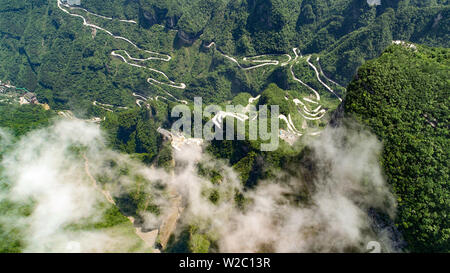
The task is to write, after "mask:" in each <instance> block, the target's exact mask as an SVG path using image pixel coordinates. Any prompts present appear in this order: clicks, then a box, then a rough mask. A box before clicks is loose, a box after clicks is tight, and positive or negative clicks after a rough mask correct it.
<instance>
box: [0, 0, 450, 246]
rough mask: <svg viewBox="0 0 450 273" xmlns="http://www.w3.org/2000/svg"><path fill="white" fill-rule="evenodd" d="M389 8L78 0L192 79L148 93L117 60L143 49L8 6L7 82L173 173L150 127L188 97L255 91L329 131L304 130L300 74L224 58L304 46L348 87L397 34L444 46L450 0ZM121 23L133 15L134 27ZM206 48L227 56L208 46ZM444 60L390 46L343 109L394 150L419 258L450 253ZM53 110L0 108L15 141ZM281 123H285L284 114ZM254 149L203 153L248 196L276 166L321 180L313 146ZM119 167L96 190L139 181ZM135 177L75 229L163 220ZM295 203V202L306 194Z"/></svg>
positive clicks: (404, 224) (235, 99)
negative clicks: (93, 120) (232, 174)
mask: <svg viewBox="0 0 450 273" xmlns="http://www.w3.org/2000/svg"><path fill="white" fill-rule="evenodd" d="M381 2H382V4H381V5H380V6H369V5H368V4H367V3H366V1H363V0H326V1H314V0H303V1H292V0H227V1H222V0H177V1H175V0H138V1H127V0H107V1H98V0H82V6H83V7H84V8H86V9H88V10H90V11H91V12H94V13H98V14H101V15H104V16H110V17H112V18H114V19H113V20H107V19H102V18H100V17H96V16H93V15H89V14H87V13H86V12H83V11H81V10H72V11H71V12H74V13H77V14H80V15H83V16H85V17H86V18H87V19H88V20H89V21H90V22H91V23H94V24H97V25H99V26H101V27H104V28H106V29H108V30H110V31H111V32H112V33H114V34H115V35H121V36H124V37H127V38H129V39H130V40H132V41H134V42H135V43H136V44H137V45H138V46H139V47H140V48H143V49H147V50H151V51H156V52H162V53H165V54H169V55H170V56H171V57H172V60H171V61H170V62H164V61H155V60H152V61H146V62H142V63H140V64H141V65H146V66H148V67H151V68H155V69H158V70H161V71H164V73H166V74H167V76H168V77H169V78H170V79H171V80H173V81H175V82H183V83H186V89H185V90H181V89H175V88H170V87H168V86H164V85H152V84H149V83H148V82H147V81H146V80H147V78H148V77H154V78H156V79H158V80H161V81H164V79H163V78H162V76H161V75H160V74H158V73H155V72H152V71H150V70H147V69H144V68H137V67H132V66H129V65H127V64H125V63H124V62H123V61H122V60H120V59H118V58H114V57H112V56H111V52H112V51H113V50H116V51H120V52H121V53H123V51H124V50H127V51H128V52H129V53H130V54H131V55H132V56H133V57H137V58H147V57H149V56H150V54H149V53H145V52H143V51H138V50H136V49H135V48H134V47H132V46H130V44H127V43H125V42H124V41H123V40H120V39H114V38H113V37H111V36H109V35H107V34H106V33H104V32H102V31H100V30H98V31H94V30H93V29H92V28H88V27H85V26H83V25H82V21H81V19H80V18H75V17H71V16H69V15H67V14H65V13H63V12H62V11H61V10H59V9H58V7H57V6H56V0H31V1H14V0H0V15H1V16H0V60H1V62H0V80H2V81H7V80H9V81H11V82H12V83H13V84H14V85H17V86H23V87H25V88H27V89H29V90H31V91H33V92H35V93H36V94H37V97H38V99H39V101H40V102H42V103H48V104H49V105H50V107H51V108H52V109H56V110H61V109H71V110H73V111H74V112H75V113H76V115H77V116H78V117H93V116H95V117H102V118H103V117H105V120H104V121H103V122H102V124H101V126H102V128H103V129H105V131H106V132H107V135H108V141H109V144H110V145H111V146H112V147H113V148H115V149H117V150H119V151H121V152H124V153H128V154H131V156H132V157H133V158H137V159H139V160H140V161H142V162H144V163H145V164H153V165H156V166H160V167H164V168H166V169H171V168H172V167H173V158H172V150H171V146H170V145H168V143H165V142H164V141H163V138H162V136H161V134H159V133H158V132H157V131H156V130H157V128H158V127H165V128H168V127H170V124H171V122H172V121H173V120H171V119H170V118H169V114H170V113H169V110H170V109H171V108H172V106H173V105H174V104H175V103H177V102H176V100H177V99H183V100H187V101H188V106H189V107H191V108H192V100H193V99H194V97H202V98H203V102H204V103H215V104H219V105H224V104H225V103H229V102H232V103H233V104H241V105H247V103H248V99H249V98H250V97H251V96H253V97H254V96H256V95H259V94H260V95H261V97H260V99H259V100H258V101H257V102H256V103H255V105H279V106H280V111H281V113H282V114H284V115H288V114H291V115H292V120H293V123H294V124H295V126H296V128H301V127H303V126H305V127H306V128H323V127H325V126H326V125H327V123H328V121H329V119H330V118H331V117H330V115H329V114H327V115H326V116H325V118H323V119H321V120H320V121H306V120H304V119H303V118H302V117H301V116H300V115H299V114H297V113H298V107H297V106H296V105H295V104H294V103H293V101H292V99H293V98H299V97H302V96H303V97H306V96H308V95H309V94H310V93H311V92H310V91H309V90H308V89H307V88H305V87H304V86H302V85H300V84H298V83H297V82H296V81H294V80H293V79H292V77H291V75H290V69H289V66H290V65H287V66H270V65H269V66H264V67H261V68H258V69H254V70H248V71H244V70H242V69H240V68H238V66H237V65H236V64H235V63H233V62H232V61H230V60H229V59H227V58H226V57H224V56H223V54H222V53H225V54H228V55H230V56H234V57H236V59H238V60H239V61H240V62H241V64H243V66H245V65H249V63H248V62H247V63H246V62H245V61H243V59H242V57H243V56H252V55H253V56H254V55H259V54H276V53H289V54H290V55H291V56H292V57H293V51H292V48H294V47H298V48H299V49H300V51H301V52H302V53H303V54H311V55H312V57H311V59H310V62H312V63H313V64H314V65H315V66H317V67H319V66H321V67H322V68H323V70H324V72H325V74H326V75H328V76H329V77H330V78H332V79H334V80H336V81H338V82H340V83H341V84H342V85H346V84H347V83H348V82H350V81H351V80H352V78H353V77H354V74H355V72H356V70H357V68H358V67H360V66H361V65H363V64H364V63H365V61H366V60H368V59H372V58H375V57H378V56H379V55H380V54H381V52H383V50H384V49H385V48H386V47H389V46H390V45H391V43H392V40H409V41H413V42H420V43H423V44H426V45H429V46H441V47H448V46H449V41H450V37H449V35H450V34H449V33H450V31H449V26H450V24H449V21H448V20H449V5H448V1H445V0H433V1H431V0H430V1H419V0H400V1H391V0H382V1H381ZM117 19H128V20H136V21H137V24H129V23H124V22H119V21H118V20H117ZM212 41H214V42H215V43H216V45H217V48H218V50H216V49H215V48H214V47H211V48H207V46H206V45H208V44H210V42H212ZM448 55H449V51H448V49H442V48H436V49H433V48H428V47H425V46H424V47H422V46H419V47H418V50H417V51H415V50H413V49H407V48H405V47H404V46H391V47H389V48H388V50H387V51H385V52H384V53H383V54H382V55H381V57H380V58H378V59H376V60H374V61H369V62H368V63H367V64H365V65H363V67H362V68H361V69H360V70H359V72H358V74H357V76H356V78H354V80H353V81H351V83H350V85H349V88H348V89H349V90H348V95H347V97H346V102H345V111H346V112H347V113H348V114H349V115H352V116H354V117H355V118H356V119H357V120H358V121H360V122H362V123H363V124H365V125H367V126H368V127H369V128H371V130H373V131H374V133H375V134H376V135H377V136H378V137H379V138H380V139H381V140H383V142H384V144H385V147H384V153H383V157H382V159H381V160H382V161H381V162H382V164H383V166H384V167H385V170H386V175H387V178H388V181H389V182H390V184H391V185H392V189H393V191H394V192H395V193H396V194H397V198H398V200H397V201H398V204H399V215H398V219H397V225H398V227H399V228H400V229H401V230H403V234H404V235H405V238H406V240H407V242H408V243H409V248H410V249H411V250H413V251H448V249H449V248H450V247H449V243H448V242H449V241H450V238H449V236H450V235H449V234H450V230H449V228H448V211H449V192H448V187H447V186H446V183H447V182H448V178H449V177H448V163H447V162H448V161H449V158H448V150H449V148H450V147H449V141H448V135H449V127H448V126H449V125H448V124H449V123H448V116H449V115H448V105H449V87H448V70H449V69H448V65H449V64H448V60H449V56H448ZM317 57H320V63H319V61H318V59H317ZM273 58H280V57H279V56H278V57H273ZM293 71H294V73H295V74H296V75H297V76H298V77H301V79H302V81H304V82H305V83H307V84H308V85H309V86H311V87H313V88H314V89H316V90H318V92H319V93H320V95H321V98H322V99H321V104H322V106H323V108H324V109H327V110H328V113H332V112H333V110H334V109H336V108H337V106H338V104H339V101H338V100H337V99H336V97H334V96H333V95H332V94H331V93H330V92H328V91H327V90H326V89H325V88H324V86H323V85H322V84H320V83H319V82H318V81H317V78H316V75H315V73H314V70H312V69H311V67H310V66H309V65H308V63H307V62H306V61H305V59H303V58H302V59H299V61H298V62H297V63H293ZM327 84H329V85H330V86H332V87H333V89H335V90H336V91H337V93H338V94H339V95H340V96H342V97H344V96H345V95H346V93H345V89H344V88H342V87H340V86H339V85H336V84H334V85H333V83H331V82H328V83H327ZM133 93H138V94H141V95H143V96H146V97H152V98H154V99H153V100H147V101H146V102H145V103H144V102H141V103H142V106H143V107H142V108H139V107H137V105H136V104H137V103H138V101H136V99H137V97H134V96H133ZM167 93H170V94H172V95H173V96H174V97H171V96H169V95H168V94H167ZM156 96H159V100H156ZM285 98H288V100H286V99H285ZM94 102H98V103H99V104H98V105H94ZM147 103H148V104H149V105H148V107H145V104H147ZM99 105H100V106H101V105H111V106H106V108H105V107H103V106H102V107H100V106H99ZM119 107H121V108H119ZM108 109H109V110H114V111H112V112H110V111H109V110H108ZM54 115H55V114H54V112H53V111H45V110H44V108H42V107H41V106H38V105H25V106H18V105H14V104H7V103H1V104H0V127H7V128H9V129H10V130H11V131H12V132H13V133H14V134H15V135H16V136H20V135H24V134H26V133H27V132H28V131H30V130H33V129H36V128H40V127H42V126H46V125H48V124H49V123H50V120H51V119H52V117H53V116H54ZM204 122H206V120H204ZM280 126H281V127H282V128H286V125H285V124H284V123H283V121H280ZM260 144H261V141H259V140H256V141H228V140H225V141H213V142H212V143H211V145H210V146H209V147H208V152H209V153H210V154H211V155H213V156H215V157H217V158H221V159H225V160H226V161H227V162H228V163H229V164H230V165H231V166H233V169H234V170H236V171H237V173H238V175H239V179H240V180H241V182H242V184H243V185H244V187H245V188H246V189H249V188H252V187H254V186H255V185H256V184H257V183H258V181H260V180H262V179H269V178H275V177H276V176H277V174H279V173H280V170H283V171H285V172H287V173H289V174H295V175H298V173H299V172H298V165H299V164H298V163H299V162H301V165H302V167H301V169H302V174H301V175H303V176H308V175H310V176H312V175H313V172H314V170H310V169H311V168H310V169H308V167H309V164H311V162H309V161H308V151H305V150H302V149H303V147H302V144H301V143H296V144H295V145H294V146H293V147H292V146H288V145H287V144H286V143H285V142H283V141H281V143H280V148H279V149H278V150H277V151H275V152H271V153H264V152H261V151H260ZM0 148H1V147H0ZM0 152H1V151H0ZM0 156H1V154H0ZM111 164H113V165H114V164H116V163H115V162H112V163H111ZM304 165H305V166H308V167H303V166H304ZM291 166H295V167H291ZM116 167H117V166H116ZM118 168H119V169H120V171H119V172H118V173H117V174H116V176H115V177H108V176H106V175H105V177H99V178H98V180H99V182H100V183H102V184H104V185H106V184H107V183H109V184H114V182H115V181H116V179H119V178H120V177H122V176H128V175H130V173H131V168H132V166H119V167H118ZM198 172H199V174H200V175H201V176H203V177H205V178H206V179H208V180H210V181H211V182H212V183H213V184H214V183H220V181H221V180H222V179H223V177H222V176H221V174H220V171H218V170H214V169H208V168H206V167H204V166H198ZM0 174H1V170H0ZM0 179H1V177H0ZM133 179H134V181H135V182H136V183H135V184H132V185H129V187H128V188H126V189H125V188H124V189H121V190H122V192H123V195H122V196H120V197H118V198H116V200H115V201H116V203H117V204H118V207H111V208H108V209H107V210H106V212H105V215H104V217H103V219H101V220H100V221H99V222H95V223H86V224H83V225H82V226H73V227H71V228H75V229H78V228H94V229H105V228H111V227H114V226H125V225H127V224H129V223H128V222H127V219H126V218H125V217H124V216H123V215H127V216H133V217H135V218H136V220H137V222H138V223H139V221H141V220H142V219H140V216H139V215H140V214H141V213H142V212H150V213H154V214H158V213H159V209H158V207H157V206H155V205H154V204H152V196H151V194H149V193H148V192H145V191H144V190H141V189H142V188H145V187H146V186H148V185H150V183H149V181H147V180H146V179H144V178H143V177H139V176H137V177H133ZM0 186H2V183H0ZM155 192H156V191H155ZM299 194H300V195H301V196H300V197H298V198H299V199H302V200H303V199H305V198H307V194H304V195H303V193H299ZM208 196H209V199H210V201H211V202H212V203H214V204H215V203H217V202H220V198H221V197H220V195H219V193H218V192H214V191H213V192H209V193H208ZM245 202H246V200H244V198H243V197H242V195H241V194H240V193H236V194H235V203H236V204H237V205H238V206H244V205H245ZM7 211H11V212H14V213H16V214H19V215H26V214H27V213H29V207H26V206H25V207H21V206H19V205H18V204H11V203H8V202H6V201H5V202H0V213H6V212H7ZM17 237H20V230H17V229H10V228H9V227H2V226H0V252H4V251H5V252H18V251H20V249H21V248H22V247H23V246H22V242H21V241H20V240H15V238H17ZM173 240H175V239H174V238H172V241H171V242H170V243H169V248H168V251H173V252H177V251H182V252H185V251H189V252H208V251H213V250H214V240H212V239H211V238H210V236H209V235H205V234H202V233H201V231H200V229H199V228H198V227H196V226H190V227H188V228H187V229H186V230H185V231H183V232H182V234H181V236H180V238H177V241H173Z"/></svg>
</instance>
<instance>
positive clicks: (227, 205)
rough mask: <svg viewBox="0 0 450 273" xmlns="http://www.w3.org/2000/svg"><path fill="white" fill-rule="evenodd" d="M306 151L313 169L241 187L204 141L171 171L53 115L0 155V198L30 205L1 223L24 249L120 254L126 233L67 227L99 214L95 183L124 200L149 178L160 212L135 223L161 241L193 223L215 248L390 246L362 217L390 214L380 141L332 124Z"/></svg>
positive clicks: (101, 198) (143, 188)
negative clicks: (4, 184)
mask: <svg viewBox="0 0 450 273" xmlns="http://www.w3.org/2000/svg"><path fill="white" fill-rule="evenodd" d="M0 139H1V143H0V148H1V147H2V145H4V144H5V143H7V139H8V137H6V134H5V133H1V134H0ZM307 147H308V149H309V151H310V153H309V154H308V155H307V156H308V160H310V161H311V162H312V164H313V165H314V169H315V171H314V175H311V176H305V174H304V171H305V170H306V169H305V168H304V166H300V164H302V163H300V162H299V163H298V164H299V166H298V167H296V166H293V167H294V169H296V170H297V171H296V172H295V173H290V174H289V175H288V174H286V173H280V175H279V177H277V178H275V179H272V180H267V181H260V182H259V183H258V184H257V186H256V187H255V188H254V189H251V190H245V189H244V187H243V185H242V183H241V181H239V179H238V175H237V174H236V173H235V172H234V170H233V169H232V168H231V167H230V166H228V165H227V164H226V163H224V162H222V161H220V160H217V159H213V158H211V157H210V156H209V155H207V154H206V153H204V152H202V150H201V148H200V147H195V146H192V147H188V146H187V147H185V149H183V150H182V151H178V152H175V154H174V160H175V163H176V164H175V168H174V170H173V171H171V172H167V171H165V170H163V169H158V168H153V167H148V166H145V165H143V164H142V163H140V162H137V161H135V160H132V159H130V158H129V157H128V156H126V155H123V154H120V153H118V152H115V151H112V150H111V149H109V148H107V146H106V144H105V139H104V138H103V136H102V133H101V130H100V129H99V128H98V127H97V126H95V125H90V124H86V123H84V122H81V121H59V122H57V123H55V125H53V126H51V127H49V128H45V129H42V130H38V131H34V132H31V133H30V134H28V135H26V136H25V137H23V138H21V139H20V140H19V141H18V142H16V143H15V144H14V146H13V148H12V149H10V150H9V151H7V152H6V153H5V154H4V156H3V161H2V163H1V165H2V166H3V167H4V169H3V176H4V177H5V178H6V179H7V180H8V181H9V182H10V183H11V187H10V190H9V193H8V195H7V196H3V197H1V198H8V199H11V200H13V201H15V202H29V201H32V202H34V203H33V204H34V206H33V210H32V212H31V214H30V215H29V216H26V217H18V218H13V217H12V216H11V215H8V216H2V217H0V221H2V222H3V223H7V224H9V225H20V226H22V227H24V229H25V231H26V232H25V233H24V236H25V238H23V239H24V241H25V242H26V249H25V251H28V252H52V251H58V252H60V251H63V252H64V251H75V252H78V251H83V252H96V251H98V252H101V251H126V247H123V246H124V242H126V241H127V238H125V237H124V236H122V235H117V234H109V233H105V232H99V231H92V230H84V231H73V230H72V231H70V229H67V228H66V227H67V226H68V225H70V224H73V223H78V222H83V221H85V220H86V219H97V218H100V217H101V215H102V214H103V212H104V208H103V209H102V208H101V206H98V203H101V202H103V203H107V201H106V199H107V198H106V197H105V194H102V193H101V189H103V191H104V192H108V194H111V195H112V196H113V197H121V196H122V195H123V194H124V193H126V191H127V189H128V188H130V187H135V186H136V179H138V178H139V179H141V180H143V181H145V183H142V185H140V184H139V186H138V187H139V191H140V192H143V193H145V194H147V195H148V196H151V201H152V203H153V204H155V205H157V206H158V207H159V208H160V213H159V215H156V214H153V213H150V212H145V213H142V214H141V215H140V216H141V218H142V219H143V223H140V225H142V227H143V228H144V230H146V231H150V230H152V229H159V231H160V237H161V232H165V231H169V232H171V231H173V232H174V234H175V235H177V234H179V233H180V232H181V231H183V230H184V229H185V228H186V227H188V226H190V225H196V226H198V227H199V229H200V231H201V232H202V233H204V234H207V235H208V236H209V238H211V239H213V240H215V242H216V245H217V247H218V249H217V251H220V252H260V251H273V252H311V251H315V252H330V251H331V252H343V251H357V252H360V251H366V246H367V244H368V243H369V242H370V241H380V242H381V243H382V246H383V247H384V249H383V250H384V251H390V250H391V249H390V244H389V240H388V239H387V238H385V237H383V236H381V235H377V234H375V233H374V232H373V231H372V229H371V219H370V217H369V216H368V213H367V211H368V209H369V208H377V209H379V210H380V211H384V212H385V213H386V214H388V215H391V216H393V215H394V213H395V203H394V201H393V197H392V195H391V194H390V192H389V189H388V187H387V186H386V184H385V181H384V179H383V175H382V171H381V168H380V165H379V163H378V156H379V153H380V151H381V144H380V143H379V142H378V141H377V139H376V138H375V137H374V136H372V135H370V134H369V133H367V132H365V131H363V130H357V129H343V128H338V129H333V128H328V129H326V130H325V131H324V132H323V133H322V135H321V136H320V137H319V138H316V139H312V140H310V141H309V143H308V145H307ZM199 162H201V163H202V164H204V165H205V166H207V167H211V168H214V169H215V170H218V171H219V172H220V173H221V175H222V179H221V181H219V183H211V182H210V181H209V180H208V179H206V178H205V177H202V176H200V175H199V174H198V168H197V167H198V166H197V164H198V163H199ZM86 164H87V166H88V169H89V172H90V174H91V175H92V176H93V177H94V179H97V180H99V181H102V184H101V185H100V188H101V189H100V190H99V188H96V187H95V186H94V185H93V183H92V181H90V179H89V176H88V175H87V173H86ZM124 168H126V170H127V171H126V172H124V171H123V169H124ZM306 171H307V170H306ZM161 188H162V189H163V190H161ZM211 191H216V192H218V193H219V196H220V199H219V200H218V201H217V202H216V203H215V204H213V203H212V202H211V201H210V199H209V195H208V194H206V193H208V192H211ZM236 192H240V193H241V194H243V196H244V197H245V199H246V200H247V202H246V205H245V206H244V208H238V206H237V205H236V204H235V200H234V197H235V193H236ZM305 194H306V195H305ZM299 196H303V197H302V198H303V199H302V198H299ZM171 224H174V225H173V226H172V225H171ZM173 227H176V228H175V229H174V230H172V229H173ZM162 229H164V231H162ZM382 237H383V238H382ZM160 239H161V238H160ZM74 242H75V243H74ZM125 245H126V244H125ZM127 247H130V246H129V245H128V246H127Z"/></svg>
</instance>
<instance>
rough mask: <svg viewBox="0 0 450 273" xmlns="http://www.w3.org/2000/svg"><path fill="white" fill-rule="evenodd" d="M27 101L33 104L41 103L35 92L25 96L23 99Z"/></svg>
mask: <svg viewBox="0 0 450 273" xmlns="http://www.w3.org/2000/svg"><path fill="white" fill-rule="evenodd" d="M22 101H24V102H26V103H31V104H39V101H38V100H37V98H36V95H35V94H34V93H31V92H28V93H26V94H25V95H24V96H23V100H22Z"/></svg>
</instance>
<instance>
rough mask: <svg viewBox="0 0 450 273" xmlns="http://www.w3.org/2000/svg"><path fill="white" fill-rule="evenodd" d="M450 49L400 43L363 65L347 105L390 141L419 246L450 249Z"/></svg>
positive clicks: (408, 225)
mask: <svg viewBox="0 0 450 273" xmlns="http://www.w3.org/2000/svg"><path fill="white" fill-rule="evenodd" d="M449 57H450V50H448V49H443V48H428V47H424V46H418V45H412V44H408V43H400V44H399V45H393V46H391V47H389V48H388V49H387V50H386V51H385V52H384V53H383V54H382V55H381V56H380V57H379V58H378V59H376V60H373V61H369V62H367V63H366V64H365V65H363V66H362V67H361V68H360V69H359V71H358V74H357V76H356V77H355V79H354V80H353V81H352V82H351V83H350V85H349V86H348V94H347V97H346V101H345V106H344V110H345V113H346V115H347V116H352V117H354V118H356V120H358V121H359V122H361V123H363V124H365V125H367V126H368V127H369V128H371V130H372V131H373V132H374V133H375V134H376V135H377V136H378V137H379V138H380V139H381V140H382V141H383V143H384V151H383V155H382V159H381V162H382V165H383V166H384V169H385V173H386V176H387V179H388V181H389V183H390V184H391V186H392V189H393V191H394V192H395V193H396V194H397V201H398V205H399V211H398V218H397V225H398V226H399V228H400V229H401V230H402V231H403V234H404V236H405V239H406V240H407V242H408V243H409V248H410V249H411V250H412V251H418V252H428V251H435V252H439V251H448V249H449V246H450V245H449V243H450V238H449V236H450V229H449V214H448V213H449V211H450V191H449V187H448V181H449V166H448V162H449V160H450V156H449V151H450V139H449V133H450V127H449V126H450V123H449V117H450V112H449V108H448V107H449V105H450V99H449V98H450V96H449V95H450V86H449V81H448V79H449V71H450V70H449V68H450V67H449V65H450V63H449Z"/></svg>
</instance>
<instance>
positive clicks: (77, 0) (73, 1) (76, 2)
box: [63, 0, 81, 6]
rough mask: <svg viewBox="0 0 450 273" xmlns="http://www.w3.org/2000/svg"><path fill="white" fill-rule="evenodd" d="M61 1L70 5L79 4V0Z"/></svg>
mask: <svg viewBox="0 0 450 273" xmlns="http://www.w3.org/2000/svg"><path fill="white" fill-rule="evenodd" d="M63 2H66V3H67V4H69V5H71V6H79V5H81V0H65V1H63Z"/></svg>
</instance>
